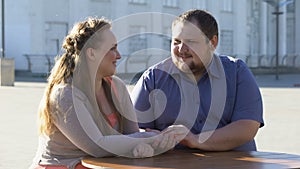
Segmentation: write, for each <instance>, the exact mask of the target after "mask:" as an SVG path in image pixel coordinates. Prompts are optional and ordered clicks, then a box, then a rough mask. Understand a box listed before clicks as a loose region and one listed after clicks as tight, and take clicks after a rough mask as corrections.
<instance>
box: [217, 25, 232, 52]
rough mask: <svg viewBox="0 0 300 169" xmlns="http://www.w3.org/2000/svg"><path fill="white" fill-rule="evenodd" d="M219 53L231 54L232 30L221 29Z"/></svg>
mask: <svg viewBox="0 0 300 169" xmlns="http://www.w3.org/2000/svg"><path fill="white" fill-rule="evenodd" d="M220 47H221V54H226V55H233V31H232V30H221V43H220Z"/></svg>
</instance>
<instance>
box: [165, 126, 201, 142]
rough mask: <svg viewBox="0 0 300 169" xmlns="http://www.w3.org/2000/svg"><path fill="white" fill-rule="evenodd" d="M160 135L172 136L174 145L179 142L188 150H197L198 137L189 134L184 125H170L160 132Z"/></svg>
mask: <svg viewBox="0 0 300 169" xmlns="http://www.w3.org/2000/svg"><path fill="white" fill-rule="evenodd" d="M162 133H164V134H166V135H172V136H173V137H174V140H175V141H176V144H177V143H179V142H180V144H182V145H184V146H187V147H189V148H197V147H198V144H199V142H198V137H197V135H194V134H193V133H191V132H190V130H189V129H188V128H187V127H185V126H184V125H172V126H169V127H168V128H166V129H165V130H163V131H162Z"/></svg>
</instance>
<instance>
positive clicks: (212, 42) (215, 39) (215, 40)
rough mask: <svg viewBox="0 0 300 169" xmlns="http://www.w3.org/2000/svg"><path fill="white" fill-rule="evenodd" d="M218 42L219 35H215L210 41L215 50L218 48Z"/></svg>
mask: <svg viewBox="0 0 300 169" xmlns="http://www.w3.org/2000/svg"><path fill="white" fill-rule="evenodd" d="M218 42H219V39H218V36H217V35H214V36H213V37H212V38H211V40H210V43H211V45H212V46H213V47H214V49H216V48H217V46H218Z"/></svg>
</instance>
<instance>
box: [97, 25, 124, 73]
mask: <svg viewBox="0 0 300 169" xmlns="http://www.w3.org/2000/svg"><path fill="white" fill-rule="evenodd" d="M94 54H95V58H96V60H97V63H98V70H97V75H96V76H97V77H100V78H102V77H106V76H111V75H113V74H114V73H115V72H116V67H117V60H119V59H120V58H121V56H120V53H119V51H118V49H117V40H116V37H115V35H114V34H113V33H112V31H111V30H110V29H106V30H103V31H101V36H100V40H99V41H98V43H96V46H95V49H94Z"/></svg>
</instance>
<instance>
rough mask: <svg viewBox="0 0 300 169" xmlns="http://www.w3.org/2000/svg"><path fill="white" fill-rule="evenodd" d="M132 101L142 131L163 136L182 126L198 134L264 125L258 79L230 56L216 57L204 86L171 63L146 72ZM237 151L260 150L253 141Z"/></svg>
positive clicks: (133, 93) (242, 63) (159, 65)
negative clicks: (237, 124)
mask: <svg viewBox="0 0 300 169" xmlns="http://www.w3.org/2000/svg"><path fill="white" fill-rule="evenodd" d="M131 98H132V101H133V104H134V107H135V109H136V111H137V117H138V120H139V126H140V127H141V128H152V129H157V130H163V129H165V128H167V127H168V126H170V125H174V124H183V125H185V126H186V127H188V128H189V129H190V130H191V132H192V133H194V134H199V133H201V132H203V131H209V130H214V129H217V128H221V127H224V126H226V125H227V124H229V123H231V122H233V121H237V120H242V119H248V120H255V121H258V122H259V123H260V124H261V125H260V126H261V127H262V126H263V125H264V121H263V117H262V114H263V108H262V98H261V94H260V91H259V88H258V85H257V83H256V81H255V78H254V77H253V75H252V73H251V72H250V70H249V68H248V67H247V66H246V64H245V63H244V62H243V61H242V60H239V59H234V58H231V57H228V56H217V55H214V56H213V59H212V61H211V63H210V65H209V66H208V67H207V71H206V73H205V74H204V75H203V76H202V77H201V79H200V80H199V81H196V80H194V79H191V78H190V77H188V76H187V75H186V74H185V73H183V72H181V71H180V70H179V69H178V68H177V67H176V66H175V65H174V64H173V62H172V59H171V58H168V59H166V60H164V61H162V62H160V63H158V64H156V65H154V66H152V67H150V68H149V69H148V70H146V71H145V72H144V74H143V75H142V77H141V78H140V79H139V81H138V82H137V84H136V86H135V88H134V89H133V92H132V94H131ZM235 150H244V151H246V150H248V151H250V150H256V145H255V142H254V140H252V141H250V142H248V143H246V144H244V145H242V146H240V147H237V148H236V149H235Z"/></svg>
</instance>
